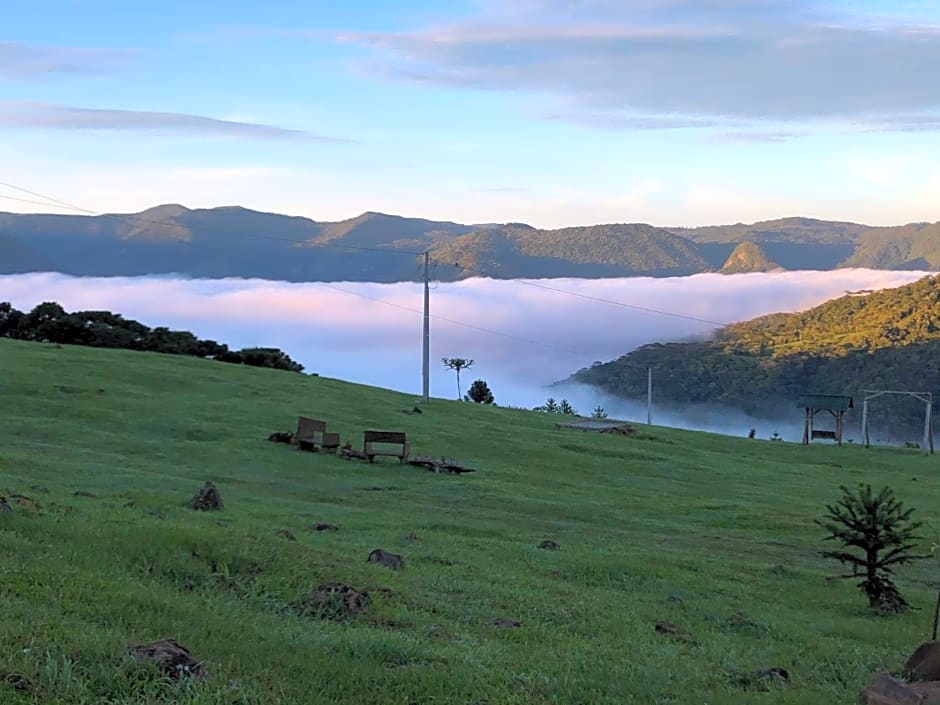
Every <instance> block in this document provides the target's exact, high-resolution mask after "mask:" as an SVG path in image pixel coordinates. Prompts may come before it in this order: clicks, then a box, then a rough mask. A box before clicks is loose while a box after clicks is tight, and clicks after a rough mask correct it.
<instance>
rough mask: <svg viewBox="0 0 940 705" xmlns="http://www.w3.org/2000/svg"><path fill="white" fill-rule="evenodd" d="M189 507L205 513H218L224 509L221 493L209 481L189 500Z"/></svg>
mask: <svg viewBox="0 0 940 705" xmlns="http://www.w3.org/2000/svg"><path fill="white" fill-rule="evenodd" d="M189 506H190V507H192V508H193V509H196V510H199V511H204V512H209V511H218V510H220V509H222V506H223V505H222V497H221V495H219V491H218V490H217V489H216V488H215V485H214V484H212V483H211V482H208V481H207V482H206V484H205V485H203V486H202V489H201V490H199V491H198V492H197V493H196V494H195V495H193V498H192V499H191V500H189Z"/></svg>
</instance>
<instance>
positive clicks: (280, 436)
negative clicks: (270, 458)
mask: <svg viewBox="0 0 940 705" xmlns="http://www.w3.org/2000/svg"><path fill="white" fill-rule="evenodd" d="M268 440H269V441H271V442H272V443H293V442H294V434H293V433H291V432H289V431H275V432H274V433H272V434H271V435H270V436H268Z"/></svg>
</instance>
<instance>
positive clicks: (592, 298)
mask: <svg viewBox="0 0 940 705" xmlns="http://www.w3.org/2000/svg"><path fill="white" fill-rule="evenodd" d="M434 261H435V262H438V263H439V264H445V265H448V266H451V267H456V268H457V269H461V270H463V271H465V272H472V273H473V274H479V275H481V276H484V277H491V278H493V279H501V278H502V277H498V276H496V275H495V274H493V273H491V272H485V271H483V270H480V269H473V268H471V267H465V266H463V265H461V264H453V263H449V262H444V261H442V260H437V259H436V260H434ZM512 281H514V282H518V283H520V284H524V285H526V286H533V287H536V288H537V289H545V290H546V291H553V292H555V293H556V294H564V295H566V296H575V297H577V298H579V299H585V300H587V301H596V302H598V303H604V304H610V305H611V306H619V307H621V308H627V309H631V310H634V311H641V312H643V313H651V314H655V315H658V316H669V317H670V318H679V319H682V320H686V321H694V322H696V323H705V324H706V325H709V326H713V327H717V328H724V327H725V326H727V325H729V324H728V323H720V322H719V321H710V320H708V319H706V318H698V317H696V316H687V315H685V314H682V313H675V312H673V311H663V310H661V309H656V308H650V307H648V306H639V305H636V304H628V303H624V302H623V301H615V300H613V299H605V298H603V297H600V296H591V295H590V294H582V293H580V292H577V291H569V290H567V289H559V288H558V287H554V286H548V285H547V284H540V283H538V282H533V281H529V280H526V279H513V280H512Z"/></svg>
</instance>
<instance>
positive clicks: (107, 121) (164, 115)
mask: <svg viewBox="0 0 940 705" xmlns="http://www.w3.org/2000/svg"><path fill="white" fill-rule="evenodd" d="M0 126H2V127H17V128H39V129H54V130H77V131H103V130H104V131H121V132H149V133H158V134H170V135H188V136H202V137H238V138H247V139H265V140H288V141H300V142H349V141H350V140H347V139H342V138H338V137H325V136H323V135H315V134H313V133H311V132H306V131H304V130H291V129H287V128H283V127H277V126H275V125H265V124H261V123H253V122H238V121H234V120H219V119H217V118H211V117H205V116H203V115H190V114H187V113H169V112H157V111H150V110H110V109H101V108H80V107H74V106H69V105H53V104H49V103H23V102H9V101H8V102H2V101H0Z"/></svg>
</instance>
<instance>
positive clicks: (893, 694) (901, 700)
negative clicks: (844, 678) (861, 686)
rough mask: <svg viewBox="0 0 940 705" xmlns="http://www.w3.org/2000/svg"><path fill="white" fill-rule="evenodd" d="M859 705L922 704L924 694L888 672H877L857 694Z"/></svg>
mask: <svg viewBox="0 0 940 705" xmlns="http://www.w3.org/2000/svg"><path fill="white" fill-rule="evenodd" d="M858 702H859V703H861V705H924V696H923V695H922V694H920V693H918V692H917V691H915V690H913V689H912V688H911V687H910V686H909V685H908V684H906V683H902V682H901V681H899V680H898V679H897V678H895V677H894V676H892V675H891V674H890V673H879V674H878V675H876V676H875V679H874V680H873V681H872V682H871V685H869V686H868V687H867V688H865V690H863V691H862V694H861V695H860V696H859V700H858Z"/></svg>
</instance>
